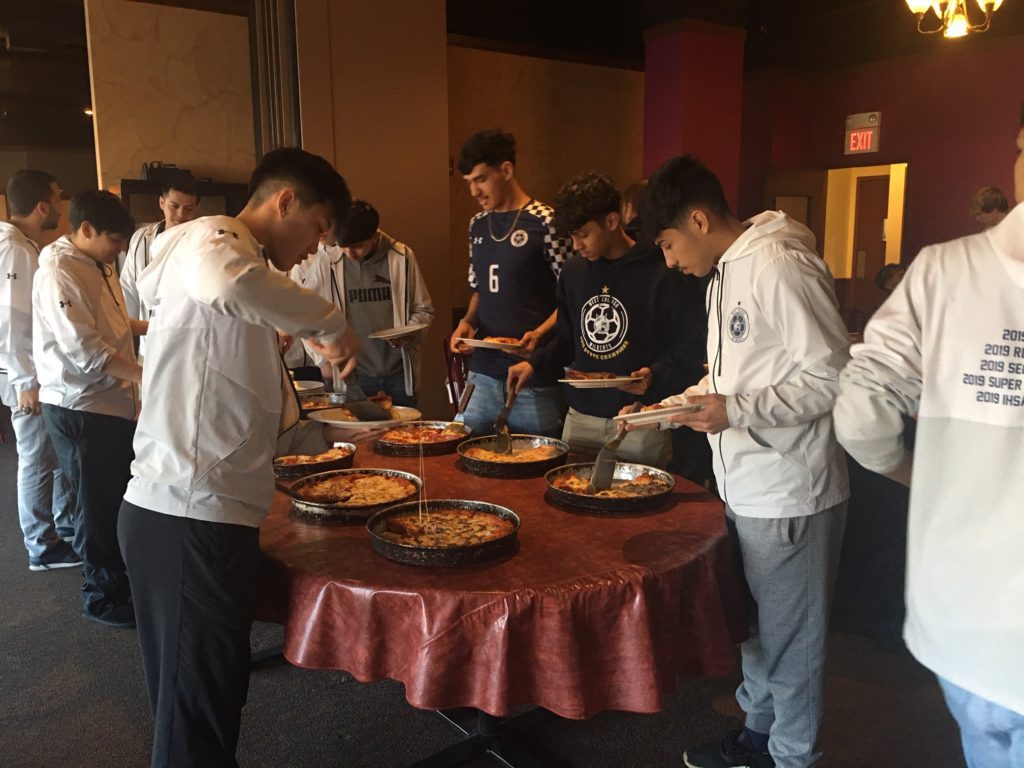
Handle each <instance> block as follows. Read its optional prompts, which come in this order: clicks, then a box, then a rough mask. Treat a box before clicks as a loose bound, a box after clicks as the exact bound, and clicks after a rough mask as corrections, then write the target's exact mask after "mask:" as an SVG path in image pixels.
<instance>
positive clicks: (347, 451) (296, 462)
mask: <svg viewBox="0 0 1024 768" xmlns="http://www.w3.org/2000/svg"><path fill="white" fill-rule="evenodd" d="M351 455H352V449H351V448H345V447H344V446H338V447H337V448H331V449H330V450H328V451H324V452H323V453H318V454H316V455H314V456H305V455H295V456H278V457H277V458H276V459H274V464H275V465H277V466H279V467H295V466H300V465H303V464H322V463H324V462H327V461H337V460H338V459H344V458H345V457H346V456H351Z"/></svg>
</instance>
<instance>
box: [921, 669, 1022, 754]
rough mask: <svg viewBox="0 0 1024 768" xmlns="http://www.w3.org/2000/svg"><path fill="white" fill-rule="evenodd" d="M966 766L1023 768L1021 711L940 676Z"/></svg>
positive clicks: (940, 682) (940, 683)
mask: <svg viewBox="0 0 1024 768" xmlns="http://www.w3.org/2000/svg"><path fill="white" fill-rule="evenodd" d="M939 685H940V686H941V687H942V693H943V694H944V695H945V697H946V704H947V706H948V707H949V711H950V712H952V713H953V717H954V718H956V722H957V724H958V725H959V726H960V741H961V743H962V744H963V748H964V758H965V759H966V760H967V765H968V768H1024V714H1021V713H1020V712H1014V711H1013V710H1009V709H1006V708H1005V707H1001V706H999V705H998V704H995V703H993V702H991V701H989V700H988V699H983V698H981V697H980V696H975V695H974V694H973V693H971V692H970V691H965V690H964V689H963V688H960V687H959V686H956V685H953V683H951V682H949V681H948V680H945V679H943V678H941V677H940V678H939Z"/></svg>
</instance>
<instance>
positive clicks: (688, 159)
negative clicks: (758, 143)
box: [640, 155, 732, 240]
mask: <svg viewBox="0 0 1024 768" xmlns="http://www.w3.org/2000/svg"><path fill="white" fill-rule="evenodd" d="M694 208H704V209H706V210H708V211H709V212H711V213H713V214H714V215H716V216H719V217H721V218H725V217H727V216H731V215H732V211H731V210H730V209H729V203H728V202H726V199H725V193H724V192H723V191H722V182H720V181H719V180H718V177H717V176H715V174H713V173H712V172H711V171H710V170H709V169H708V168H707V167H706V166H705V165H703V164H702V163H701V162H700V161H699V160H698V159H697V158H695V157H694V156H693V155H684V156H682V157H673V158H672V159H671V160H666V161H665V162H664V163H662V165H661V167H660V168H658V170H657V171H655V172H654V174H653V175H652V176H651V178H650V179H649V180H648V182H647V195H646V199H645V200H644V201H643V206H642V208H641V210H640V216H641V218H642V220H643V223H644V232H645V234H646V236H647V237H649V238H650V239H651V240H656V239H657V237H658V233H659V232H661V231H662V230H664V229H669V228H670V227H675V226H677V225H678V224H679V223H680V222H681V220H682V218H683V217H684V216H686V214H688V213H689V212H690V211H692V210H693V209H694Z"/></svg>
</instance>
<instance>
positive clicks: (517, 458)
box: [464, 445, 562, 464]
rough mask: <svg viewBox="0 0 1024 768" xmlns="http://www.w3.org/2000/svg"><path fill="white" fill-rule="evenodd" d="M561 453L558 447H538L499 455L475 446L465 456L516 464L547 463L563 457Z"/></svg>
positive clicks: (468, 449)
mask: <svg viewBox="0 0 1024 768" xmlns="http://www.w3.org/2000/svg"><path fill="white" fill-rule="evenodd" d="M561 453H562V452H561V450H559V448H558V446H557V445H537V446H534V447H532V448H521V449H519V450H516V451H513V452H512V453H499V452H498V451H490V450H488V449H486V448H481V447H480V446H476V445H474V446H472V447H471V448H467V449H466V451H465V454H464V455H465V456H468V457H469V458H471V459H478V460H480V461H496V462H500V463H504V464H516V463H519V462H527V461H547V460H548V459H553V458H555V457H557V456H559V455H561Z"/></svg>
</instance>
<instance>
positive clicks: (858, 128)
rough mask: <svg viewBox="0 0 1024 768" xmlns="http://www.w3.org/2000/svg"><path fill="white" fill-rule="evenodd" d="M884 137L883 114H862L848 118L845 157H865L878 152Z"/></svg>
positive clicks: (844, 147)
mask: <svg viewBox="0 0 1024 768" xmlns="http://www.w3.org/2000/svg"><path fill="white" fill-rule="evenodd" d="M881 136H882V113H881V112H861V113H860V114H856V115H849V116H847V118H846V143H845V145H844V146H843V154H845V155H864V154H867V153H869V152H877V151H878V143H879V140H880V138H881Z"/></svg>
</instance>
